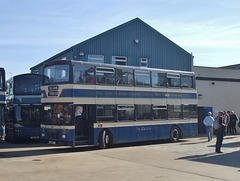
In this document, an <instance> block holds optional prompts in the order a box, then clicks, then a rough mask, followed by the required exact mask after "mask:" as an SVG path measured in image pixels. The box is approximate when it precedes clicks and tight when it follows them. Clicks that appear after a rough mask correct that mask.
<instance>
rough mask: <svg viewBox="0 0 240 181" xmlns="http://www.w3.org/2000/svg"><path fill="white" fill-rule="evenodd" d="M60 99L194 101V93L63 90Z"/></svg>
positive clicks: (195, 95)
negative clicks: (180, 99) (165, 99)
mask: <svg viewBox="0 0 240 181" xmlns="http://www.w3.org/2000/svg"><path fill="white" fill-rule="evenodd" d="M60 97H93V98H94V97H100V98H162V99H163V98H170V99H179V98H184V99H196V98H197V94H196V93H177V92H144V91H135V92H133V91H121V90H88V89H64V90H62V93H61V95H60Z"/></svg>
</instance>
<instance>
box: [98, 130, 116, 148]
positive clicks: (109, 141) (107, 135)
mask: <svg viewBox="0 0 240 181" xmlns="http://www.w3.org/2000/svg"><path fill="white" fill-rule="evenodd" d="M98 142H99V148H101V149H105V148H110V147H113V134H112V132H111V131H110V130H103V131H102V132H101V133H100V135H99V140H98Z"/></svg>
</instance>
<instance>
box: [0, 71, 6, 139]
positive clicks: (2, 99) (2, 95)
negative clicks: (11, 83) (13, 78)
mask: <svg viewBox="0 0 240 181" xmlns="http://www.w3.org/2000/svg"><path fill="white" fill-rule="evenodd" d="M5 104H6V86H5V70H4V68H1V67H0V142H4V141H5V136H6V134H5V122H4V115H5Z"/></svg>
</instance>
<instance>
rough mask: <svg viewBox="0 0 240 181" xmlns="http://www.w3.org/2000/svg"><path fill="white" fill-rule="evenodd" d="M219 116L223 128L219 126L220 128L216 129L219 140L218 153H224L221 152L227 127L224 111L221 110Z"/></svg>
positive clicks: (217, 144)
mask: <svg viewBox="0 0 240 181" xmlns="http://www.w3.org/2000/svg"><path fill="white" fill-rule="evenodd" d="M218 117H219V124H220V125H221V128H219V130H216V132H215V133H216V136H217V141H216V150H215V151H216V153H222V152H221V147H222V142H223V136H224V132H225V128H226V126H227V125H226V124H225V122H224V118H223V112H222V111H220V112H219V113H218Z"/></svg>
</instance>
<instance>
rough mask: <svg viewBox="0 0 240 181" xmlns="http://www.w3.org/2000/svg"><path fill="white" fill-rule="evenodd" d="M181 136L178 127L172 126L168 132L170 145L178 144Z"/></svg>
mask: <svg viewBox="0 0 240 181" xmlns="http://www.w3.org/2000/svg"><path fill="white" fill-rule="evenodd" d="M180 136H181V132H180V129H179V127H177V126H174V127H172V129H171V131H170V141H171V142H172V143H175V142H178V141H179V139H180Z"/></svg>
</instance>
